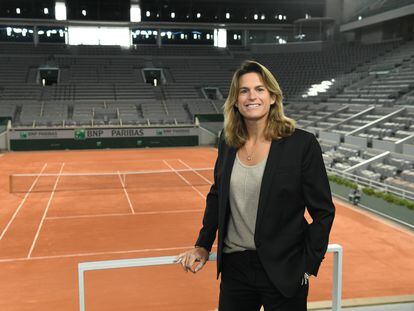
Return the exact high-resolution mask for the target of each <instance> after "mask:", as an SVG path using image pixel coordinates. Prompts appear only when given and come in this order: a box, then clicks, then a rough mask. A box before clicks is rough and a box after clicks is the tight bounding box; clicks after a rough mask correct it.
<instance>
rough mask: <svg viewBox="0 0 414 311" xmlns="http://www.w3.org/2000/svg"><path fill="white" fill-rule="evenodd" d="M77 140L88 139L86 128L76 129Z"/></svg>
mask: <svg viewBox="0 0 414 311" xmlns="http://www.w3.org/2000/svg"><path fill="white" fill-rule="evenodd" d="M74 137H75V140H85V139H86V130H85V129H75V136H74Z"/></svg>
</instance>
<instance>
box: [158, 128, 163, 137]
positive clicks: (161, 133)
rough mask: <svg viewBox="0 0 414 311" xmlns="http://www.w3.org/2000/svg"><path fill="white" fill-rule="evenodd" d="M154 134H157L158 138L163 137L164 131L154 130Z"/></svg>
mask: <svg viewBox="0 0 414 311" xmlns="http://www.w3.org/2000/svg"><path fill="white" fill-rule="evenodd" d="M156 134H157V135H158V136H162V135H164V130H162V129H157V130H156Z"/></svg>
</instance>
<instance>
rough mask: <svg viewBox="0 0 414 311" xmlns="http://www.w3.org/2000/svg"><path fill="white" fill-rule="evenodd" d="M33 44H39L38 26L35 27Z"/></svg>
mask: <svg viewBox="0 0 414 311" xmlns="http://www.w3.org/2000/svg"><path fill="white" fill-rule="evenodd" d="M33 44H34V46H38V45H39V34H38V33H37V26H34V27H33Z"/></svg>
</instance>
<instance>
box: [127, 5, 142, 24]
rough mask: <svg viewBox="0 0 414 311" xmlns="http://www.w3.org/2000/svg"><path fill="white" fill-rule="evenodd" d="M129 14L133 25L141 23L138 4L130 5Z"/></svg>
mask: <svg viewBox="0 0 414 311" xmlns="http://www.w3.org/2000/svg"><path fill="white" fill-rule="evenodd" d="M129 12H130V20H131V22H133V23H140V22H141V7H140V6H139V5H138V4H131V8H130V9H129Z"/></svg>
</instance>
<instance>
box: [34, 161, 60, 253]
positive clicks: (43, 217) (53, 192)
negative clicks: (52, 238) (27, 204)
mask: <svg viewBox="0 0 414 311" xmlns="http://www.w3.org/2000/svg"><path fill="white" fill-rule="evenodd" d="M64 166H65V163H62V166H61V167H60V171H59V175H58V177H57V178H56V181H55V184H54V185H53V190H52V193H51V194H50V197H49V201H48V202H47V206H46V209H45V211H44V212H43V216H42V219H41V220H40V224H39V226H38V228H37V231H36V235H35V237H34V239H33V242H32V246H31V247H30V250H29V254H28V255H27V258H30V257H31V256H32V252H33V249H34V247H35V245H36V242H37V239H38V237H39V233H40V230H41V229H42V226H43V222H44V221H45V218H46V214H47V211H48V210H49V207H50V203H52V199H53V196H54V195H55V191H56V187H57V184H58V182H59V179H60V175H61V174H62V171H63V167H64Z"/></svg>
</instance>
